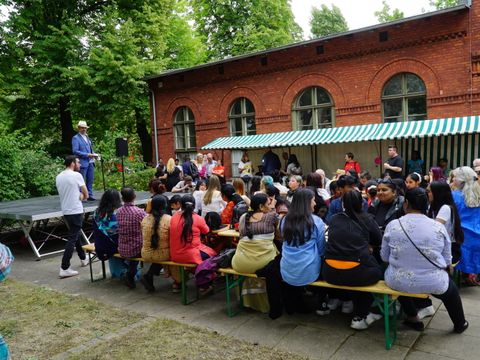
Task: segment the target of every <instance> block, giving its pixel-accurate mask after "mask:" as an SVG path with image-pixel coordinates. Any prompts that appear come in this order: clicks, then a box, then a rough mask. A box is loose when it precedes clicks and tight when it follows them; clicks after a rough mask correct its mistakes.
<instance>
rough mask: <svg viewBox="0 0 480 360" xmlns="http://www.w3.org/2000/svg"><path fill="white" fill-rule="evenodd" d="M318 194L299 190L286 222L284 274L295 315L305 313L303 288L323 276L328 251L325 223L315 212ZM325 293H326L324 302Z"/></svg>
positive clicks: (287, 303)
mask: <svg viewBox="0 0 480 360" xmlns="http://www.w3.org/2000/svg"><path fill="white" fill-rule="evenodd" d="M314 208H315V194H314V192H313V191H312V190H310V189H299V190H297V191H296V192H295V195H294V196H293V201H292V204H291V205H290V209H289V211H288V213H287V214H286V215H285V217H284V218H283V219H282V222H281V225H280V228H281V229H280V230H281V232H282V235H283V240H284V241H283V246H282V259H281V260H280V273H281V275H282V279H283V281H284V282H285V283H286V287H285V296H284V301H285V309H286V311H287V313H289V314H291V313H293V312H295V311H300V312H303V311H304V310H305V309H304V304H303V298H302V291H303V287H304V286H306V285H308V284H310V283H312V282H314V281H316V280H317V279H318V278H319V276H320V270H321V258H322V256H323V253H324V250H325V224H324V223H323V221H322V220H321V219H320V218H319V217H318V216H314V215H313V214H312V213H313V211H314ZM323 295H324V293H323V292H322V300H323V297H324V296H323Z"/></svg>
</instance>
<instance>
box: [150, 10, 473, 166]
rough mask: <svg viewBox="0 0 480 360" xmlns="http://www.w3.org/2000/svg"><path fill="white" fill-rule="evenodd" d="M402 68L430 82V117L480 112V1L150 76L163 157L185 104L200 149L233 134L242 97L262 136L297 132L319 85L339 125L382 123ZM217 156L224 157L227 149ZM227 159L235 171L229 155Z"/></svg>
mask: <svg viewBox="0 0 480 360" xmlns="http://www.w3.org/2000/svg"><path fill="white" fill-rule="evenodd" d="M381 31H388V40H387V41H385V42H380V41H379V32H381ZM471 34H473V36H472V35H471ZM319 45H323V48H324V53H323V54H317V51H316V49H317V46H319ZM262 57H266V58H267V65H266V66H262V65H261V63H260V59H261V58H262ZM477 63H478V64H477ZM220 67H222V68H223V74H221V73H220V71H219V68H220ZM477 68H478V76H477V74H476V73H475V69H477ZM401 72H412V73H414V74H416V75H418V76H419V77H421V78H422V79H423V81H424V82H425V85H426V88H427V106H428V108H427V111H428V114H427V116H428V118H430V119H433V118H439V117H451V116H463V115H471V114H480V0H474V1H473V5H472V9H471V10H460V11H456V12H452V13H447V14H442V15H437V16H433V17H429V18H425V19H419V20H414V21H409V22H406V23H402V24H398V25H390V26H386V27H383V28H380V29H376V30H367V31H363V32H360V33H355V34H353V35H346V36H342V37H338V38H334V39H330V40H323V41H322V40H319V41H315V42H313V41H312V42H309V43H306V44H302V45H297V46H292V47H290V48H288V49H283V50H278V51H274V52H271V53H268V54H266V55H259V56H252V57H248V58H244V59H237V60H234V61H231V62H227V63H224V64H221V65H218V64H217V65H210V66H206V67H203V68H200V69H196V70H195V69H194V70H190V71H186V72H183V73H181V74H173V75H170V76H168V75H166V76H162V77H161V78H156V79H154V80H150V81H149V84H150V87H151V89H152V90H153V91H154V92H155V98H156V113H157V122H158V141H159V151H160V155H161V157H163V158H168V157H170V156H173V154H174V140H173V129H172V121H173V115H174V113H175V111H176V109H178V107H180V106H189V107H190V108H191V109H192V111H193V113H194V115H195V123H196V137H197V147H198V149H200V148H201V147H202V146H203V145H205V144H207V143H208V142H210V141H212V140H214V139H215V138H217V137H220V136H228V135H229V128H228V123H227V114H228V110H229V108H230V106H231V104H232V103H233V101H234V100H235V99H237V98H239V97H246V98H248V99H249V100H250V101H252V103H253V104H254V106H255V116H256V123H257V133H267V132H277V131H289V130H292V121H291V107H292V103H293V101H294V100H295V97H296V96H297V95H298V94H299V92H300V91H302V90H303V89H305V88H307V87H310V86H321V87H323V88H325V89H326V90H327V91H328V92H329V93H330V95H331V96H332V99H333V101H334V103H335V112H336V120H335V125H336V126H347V125H358V124H364V123H373V122H380V121H381V101H380V96H381V91H382V88H383V86H384V84H385V82H386V81H387V80H388V79H389V78H390V77H392V76H393V75H395V74H397V73H401ZM159 81H161V82H162V87H161V88H159V86H158V82H159ZM471 93H472V94H471ZM470 94H471V95H470ZM152 128H153V126H152ZM216 155H217V157H221V151H217V154H216ZM224 158H225V160H227V162H226V164H225V166H226V169H229V165H230V164H229V162H228V160H229V158H230V156H229V153H228V152H225V153H224Z"/></svg>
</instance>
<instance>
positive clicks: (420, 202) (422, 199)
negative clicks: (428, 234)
mask: <svg viewBox="0 0 480 360" xmlns="http://www.w3.org/2000/svg"><path fill="white" fill-rule="evenodd" d="M405 200H406V201H408V207H409V208H410V209H412V210H417V211H420V212H421V213H422V214H424V215H426V214H427V208H428V197H427V192H426V191H425V189H422V188H418V187H417V188H413V189H408V190H407V192H406V193H405Z"/></svg>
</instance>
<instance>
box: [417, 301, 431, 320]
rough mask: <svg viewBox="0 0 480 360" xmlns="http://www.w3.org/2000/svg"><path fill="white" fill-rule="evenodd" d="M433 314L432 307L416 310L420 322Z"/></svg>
mask: <svg viewBox="0 0 480 360" xmlns="http://www.w3.org/2000/svg"><path fill="white" fill-rule="evenodd" d="M434 314H435V308H434V307H433V305H430V306H427V307H425V308H423V309H420V310H418V312H417V315H418V318H419V319H420V320H422V319H425V318H426V317H429V316H433V315H434Z"/></svg>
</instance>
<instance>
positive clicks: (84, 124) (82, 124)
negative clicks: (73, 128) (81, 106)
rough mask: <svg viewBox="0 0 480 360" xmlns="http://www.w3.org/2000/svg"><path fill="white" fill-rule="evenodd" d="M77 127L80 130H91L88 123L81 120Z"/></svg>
mask: <svg viewBox="0 0 480 360" xmlns="http://www.w3.org/2000/svg"><path fill="white" fill-rule="evenodd" d="M77 127H79V128H87V129H88V128H89V126H88V125H87V122H86V121H83V120H80V121H79V122H78V124H77Z"/></svg>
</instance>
